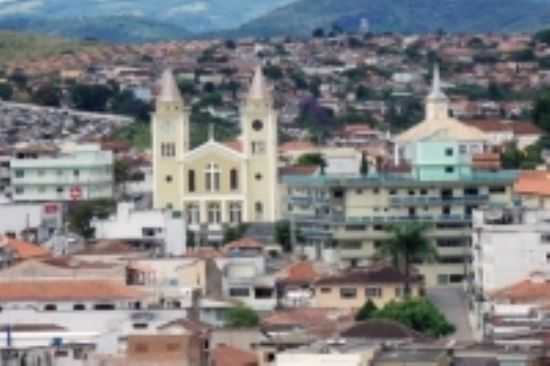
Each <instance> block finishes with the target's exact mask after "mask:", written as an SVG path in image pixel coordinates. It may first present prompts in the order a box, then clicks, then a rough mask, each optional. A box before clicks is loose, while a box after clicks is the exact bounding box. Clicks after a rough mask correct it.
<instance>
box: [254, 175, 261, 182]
mask: <svg viewBox="0 0 550 366" xmlns="http://www.w3.org/2000/svg"><path fill="white" fill-rule="evenodd" d="M254 178H256V180H262V175H261V174H260V173H257V174H256V175H255V176H254Z"/></svg>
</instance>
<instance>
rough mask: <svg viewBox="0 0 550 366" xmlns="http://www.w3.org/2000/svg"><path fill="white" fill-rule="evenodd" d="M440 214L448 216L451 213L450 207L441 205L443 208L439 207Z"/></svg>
mask: <svg viewBox="0 0 550 366" xmlns="http://www.w3.org/2000/svg"><path fill="white" fill-rule="evenodd" d="M441 214H442V215H444V216H449V215H450V214H451V207H449V206H443V208H442V209H441Z"/></svg>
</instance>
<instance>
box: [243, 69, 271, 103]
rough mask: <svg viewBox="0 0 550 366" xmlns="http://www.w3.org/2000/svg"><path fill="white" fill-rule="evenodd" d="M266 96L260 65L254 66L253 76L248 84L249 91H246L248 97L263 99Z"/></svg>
mask: <svg viewBox="0 0 550 366" xmlns="http://www.w3.org/2000/svg"><path fill="white" fill-rule="evenodd" d="M267 97H268V89H267V84H266V82H265V78H264V73H263V71H262V66H261V65H258V66H256V69H255V71H254V78H253V79H252V84H251V85H250V91H249V93H248V99H256V100H257V99H265V98H267Z"/></svg>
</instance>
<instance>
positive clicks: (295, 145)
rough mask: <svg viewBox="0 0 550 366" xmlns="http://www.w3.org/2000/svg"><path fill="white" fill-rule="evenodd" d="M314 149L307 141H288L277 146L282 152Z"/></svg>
mask: <svg viewBox="0 0 550 366" xmlns="http://www.w3.org/2000/svg"><path fill="white" fill-rule="evenodd" d="M315 148H316V146H315V145H314V144H312V143H311V142H308V141H289V142H285V143H284V144H282V145H279V151H282V152H290V151H304V150H313V149H315Z"/></svg>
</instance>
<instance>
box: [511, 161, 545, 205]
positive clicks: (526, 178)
mask: <svg viewBox="0 0 550 366" xmlns="http://www.w3.org/2000/svg"><path fill="white" fill-rule="evenodd" d="M514 193H515V194H516V195H517V196H518V198H519V200H520V202H521V205H522V206H523V207H526V208H530V209H540V210H548V209H550V172H549V171H545V170H542V171H523V172H521V174H520V175H519V177H518V179H517V180H516V183H515V184H514Z"/></svg>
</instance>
